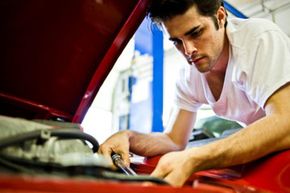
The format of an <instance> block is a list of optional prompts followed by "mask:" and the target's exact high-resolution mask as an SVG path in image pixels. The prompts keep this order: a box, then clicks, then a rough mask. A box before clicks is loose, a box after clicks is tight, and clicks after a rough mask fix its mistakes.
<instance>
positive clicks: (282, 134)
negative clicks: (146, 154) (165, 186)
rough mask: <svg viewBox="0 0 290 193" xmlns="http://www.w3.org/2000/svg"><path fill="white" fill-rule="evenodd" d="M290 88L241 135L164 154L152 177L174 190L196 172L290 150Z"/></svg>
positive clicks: (268, 104)
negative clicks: (170, 185)
mask: <svg viewBox="0 0 290 193" xmlns="http://www.w3.org/2000/svg"><path fill="white" fill-rule="evenodd" d="M289 99H290V84H287V85H285V86H283V87H282V88H280V89H279V90H278V91H276V92H275V93H274V94H273V95H272V96H271V97H270V98H269V99H268V101H267V102H266V105H265V111H266V116H265V117H264V118H262V119H260V120H258V121H256V122H254V123H253V124H251V125H249V126H248V127H246V128H244V129H242V130H241V131H239V132H237V133H235V134H233V135H231V136H229V137H227V138H225V139H221V140H218V141H216V142H213V143H210V144H207V145H205V146H202V147H197V148H191V149H187V150H184V151H181V152H173V153H169V154H166V155H165V156H163V157H162V158H161V160H160V161H159V163H158V165H157V167H156V169H155V171H154V172H153V173H152V175H153V176H156V177H162V178H164V179H165V180H167V181H168V182H169V183H171V184H172V185H175V186H181V185H183V183H184V182H185V181H186V179H187V178H188V177H189V176H190V175H191V174H192V172H196V171H199V170H205V169H211V168H223V167H228V166H232V165H237V164H243V163H246V162H249V161H252V160H255V159H257V158H260V157H262V156H264V155H267V154H269V153H272V152H275V151H280V150H284V149H289V148H290V110H289V109H290V100H289Z"/></svg>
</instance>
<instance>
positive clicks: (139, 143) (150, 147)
mask: <svg viewBox="0 0 290 193" xmlns="http://www.w3.org/2000/svg"><path fill="white" fill-rule="evenodd" d="M127 134H128V136H129V141H130V151H131V152H133V153H135V154H138V155H142V156H156V155H162V154H165V153H168V152H170V151H177V150H181V147H179V146H178V145H176V144H175V143H174V142H173V141H172V140H171V139H170V137H169V136H168V135H167V134H165V133H150V134H142V133H138V132H135V131H127Z"/></svg>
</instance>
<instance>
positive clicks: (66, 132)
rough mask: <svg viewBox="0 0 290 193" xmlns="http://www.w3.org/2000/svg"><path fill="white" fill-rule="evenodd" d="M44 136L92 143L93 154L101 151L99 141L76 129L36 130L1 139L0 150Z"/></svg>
mask: <svg viewBox="0 0 290 193" xmlns="http://www.w3.org/2000/svg"><path fill="white" fill-rule="evenodd" d="M43 134H45V135H48V136H53V137H58V138H62V139H82V140H86V141H88V142H90V143H91V144H92V146H93V147H92V150H93V152H97V151H98V149H99V143H98V141H97V140H96V139H95V138H94V137H93V136H91V135H89V134H86V133H84V132H82V131H79V130H76V129H45V130H44V129H42V130H35V131H30V132H26V133H20V134H17V135H15V136H9V138H6V139H1V141H0V149H2V148H5V147H8V146H11V145H16V144H19V143H22V142H25V141H27V140H33V139H40V138H43V137H42V136H43Z"/></svg>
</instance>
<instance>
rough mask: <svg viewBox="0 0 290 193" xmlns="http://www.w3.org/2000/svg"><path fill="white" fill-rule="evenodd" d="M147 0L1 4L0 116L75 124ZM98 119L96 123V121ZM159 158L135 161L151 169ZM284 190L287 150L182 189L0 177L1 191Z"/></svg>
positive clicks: (288, 177)
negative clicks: (140, 161)
mask: <svg viewBox="0 0 290 193" xmlns="http://www.w3.org/2000/svg"><path fill="white" fill-rule="evenodd" d="M148 4H149V0H126V1H118V0H25V1H24V0H3V1H1V2H0V25H1V27H0V51H1V53H0V64H1V70H0V107H1V108H0V114H1V115H6V116H12V117H22V118H25V119H35V118H37V119H49V120H60V121H67V122H73V123H81V121H82V120H83V118H84V116H85V114H86V112H87V110H88V108H89V107H90V105H91V104H92V101H93V99H94V97H95V96H96V94H97V92H98V90H99V88H100V86H101V85H102V83H103V81H104V80H105V78H106V76H107V75H108V73H109V72H110V70H111V69H112V67H113V65H114V63H115V62H116V60H117V58H118V56H119V55H120V54H121V52H122V50H123V49H124V47H125V46H126V44H127V43H128V41H129V40H130V38H131V37H132V36H133V34H134V32H135V31H136V30H137V28H138V26H139V25H140V24H141V22H142V20H143V19H144V17H145V14H146V8H147V6H148ZM96 124H97V123H96ZM158 158H159V157H155V158H146V159H145V160H144V161H143V162H142V163H133V168H134V169H135V170H136V171H137V172H138V173H148V174H149V173H150V172H151V171H152V170H153V169H154V166H155V165H156V163H157V161H158ZM84 189H85V190H86V192H93V191H94V192H116V193H118V192H127V193H129V192H148V191H150V192H159V193H161V192H290V150H286V151H283V152H278V153H275V154H271V155H269V156H266V157H264V158H262V159H259V160H257V161H255V162H251V163H249V164H244V165H241V166H236V167H233V168H227V169H222V170H209V171H202V172H198V173H196V174H193V176H192V177H191V178H190V179H189V180H188V182H187V183H186V185H185V186H184V187H181V188H174V187H171V186H160V185H151V186H148V185H144V184H143V183H118V182H110V181H94V180H87V179H75V178H73V179H67V178H65V179H63V178H57V177H56V178H51V177H43V176H41V177H40V176H33V177H32V176H25V175H24V176H19V175H7V174H5V173H2V174H0V192H2V191H4V192H83V190H84Z"/></svg>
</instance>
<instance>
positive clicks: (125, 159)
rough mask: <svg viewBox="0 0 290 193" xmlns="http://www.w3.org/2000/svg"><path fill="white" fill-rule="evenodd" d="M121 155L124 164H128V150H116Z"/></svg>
mask: <svg viewBox="0 0 290 193" xmlns="http://www.w3.org/2000/svg"><path fill="white" fill-rule="evenodd" d="M118 154H119V155H120V156H121V158H122V160H123V161H124V163H125V165H126V166H130V158H129V151H128V152H118Z"/></svg>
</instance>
